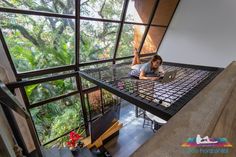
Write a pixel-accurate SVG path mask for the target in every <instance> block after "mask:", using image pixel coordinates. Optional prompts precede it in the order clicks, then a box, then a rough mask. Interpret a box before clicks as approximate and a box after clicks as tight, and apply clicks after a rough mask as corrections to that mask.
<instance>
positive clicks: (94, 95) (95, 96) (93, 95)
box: [88, 89, 102, 119]
mask: <svg viewBox="0 0 236 157" xmlns="http://www.w3.org/2000/svg"><path fill="white" fill-rule="evenodd" d="M88 104H89V107H90V111H91V118H92V119H93V117H96V116H97V115H99V114H101V113H102V100H101V91H100V89H99V90H96V91H94V92H90V93H89V94H88Z"/></svg>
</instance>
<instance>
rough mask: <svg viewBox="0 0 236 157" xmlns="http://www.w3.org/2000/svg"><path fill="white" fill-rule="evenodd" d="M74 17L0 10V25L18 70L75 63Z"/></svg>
mask: <svg viewBox="0 0 236 157" xmlns="http://www.w3.org/2000/svg"><path fill="white" fill-rule="evenodd" d="M74 25H75V23H74V20H69V19H64V18H50V17H41V16H32V15H30V16H29V15H20V14H8V13H0V26H1V27H2V30H3V34H4V37H5V40H6V43H7V45H8V48H9V50H10V54H11V57H12V59H13V62H14V65H15V67H16V69H17V71H18V72H25V71H31V70H37V69H45V68H49V67H55V66H62V65H69V64H74V60H75V59H74V58H75V50H74V48H75V44H74V41H75V35H74V34H75V32H74V29H75V27H74Z"/></svg>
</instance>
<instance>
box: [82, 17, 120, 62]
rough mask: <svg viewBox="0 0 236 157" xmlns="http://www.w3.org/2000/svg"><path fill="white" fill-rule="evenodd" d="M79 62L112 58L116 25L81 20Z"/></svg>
mask: <svg viewBox="0 0 236 157" xmlns="http://www.w3.org/2000/svg"><path fill="white" fill-rule="evenodd" d="M80 29H81V32H80V33H81V36H80V58H81V62H87V61H94V60H102V59H110V58H111V57H113V52H114V47H115V41H116V35H117V30H118V24H115V23H107V22H98V21H84V20H81V26H80Z"/></svg>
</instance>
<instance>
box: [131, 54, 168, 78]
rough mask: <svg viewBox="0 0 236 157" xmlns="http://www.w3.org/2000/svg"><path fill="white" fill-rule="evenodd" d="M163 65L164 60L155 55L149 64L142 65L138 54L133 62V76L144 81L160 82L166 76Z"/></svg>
mask: <svg viewBox="0 0 236 157" xmlns="http://www.w3.org/2000/svg"><path fill="white" fill-rule="evenodd" d="M161 64H162V58H161V56H159V55H154V56H153V57H152V59H151V60H150V61H149V62H147V63H144V64H141V62H140V58H139V55H138V53H137V52H136V53H135V54H134V59H133V62H132V67H131V69H133V70H132V71H131V76H136V77H138V78H139V79H142V80H153V81H155V80H159V79H160V78H161V77H163V76H164V70H163V68H162V66H161Z"/></svg>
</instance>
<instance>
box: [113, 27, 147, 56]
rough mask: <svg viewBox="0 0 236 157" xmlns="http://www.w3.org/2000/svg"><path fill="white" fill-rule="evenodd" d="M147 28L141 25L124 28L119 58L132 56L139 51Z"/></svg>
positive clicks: (118, 53)
mask: <svg viewBox="0 0 236 157" xmlns="http://www.w3.org/2000/svg"><path fill="white" fill-rule="evenodd" d="M145 28H146V27H145V26H141V25H129V24H125V25H124V26H123V30H122V34H121V38H120V43H119V48H118V52H117V57H126V56H131V55H133V52H134V51H135V50H138V48H139V46H140V42H141V40H142V37H143V33H144V31H145Z"/></svg>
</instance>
